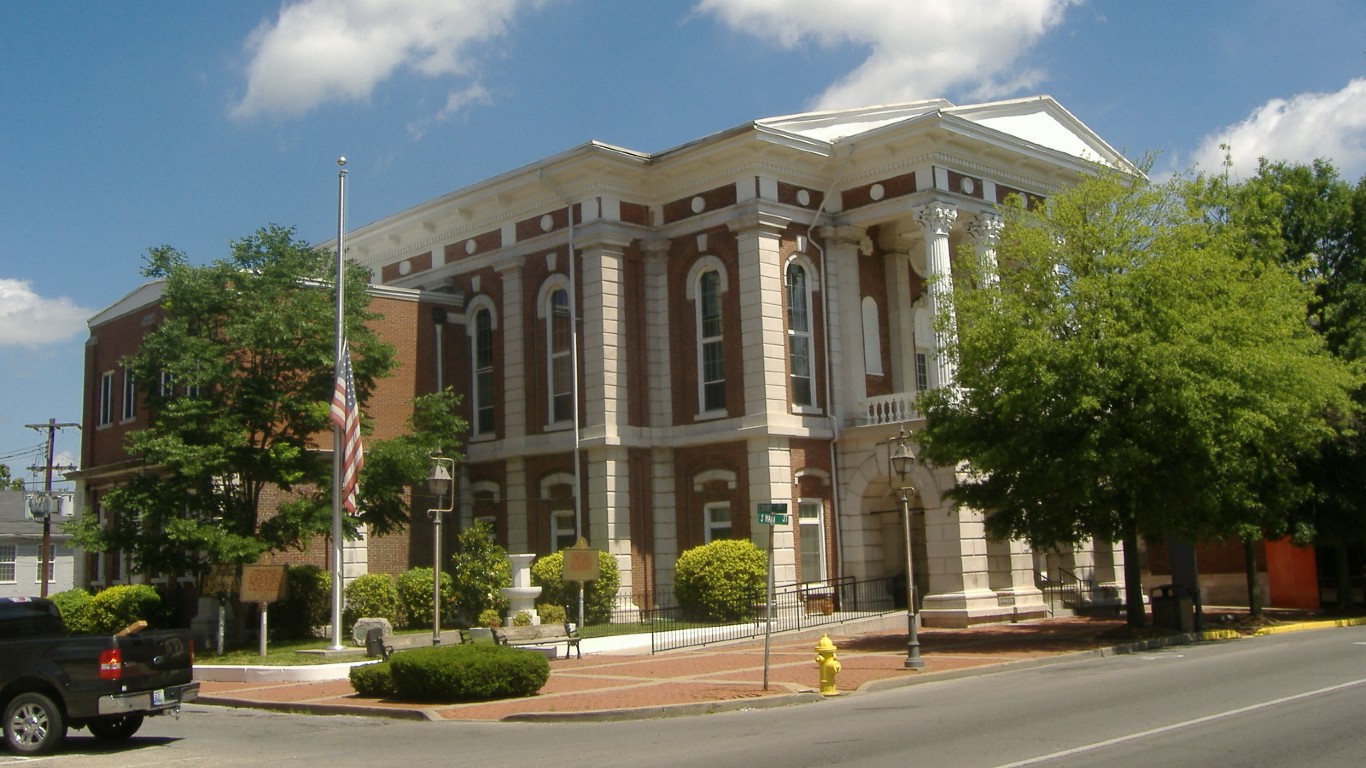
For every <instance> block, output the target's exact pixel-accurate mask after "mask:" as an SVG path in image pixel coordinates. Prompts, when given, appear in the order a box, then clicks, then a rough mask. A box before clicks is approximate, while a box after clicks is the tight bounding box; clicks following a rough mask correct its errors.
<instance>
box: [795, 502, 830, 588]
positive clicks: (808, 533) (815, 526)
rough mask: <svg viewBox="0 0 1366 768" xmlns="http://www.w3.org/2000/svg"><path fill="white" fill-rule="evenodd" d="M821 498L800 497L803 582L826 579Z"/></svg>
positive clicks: (799, 532)
mask: <svg viewBox="0 0 1366 768" xmlns="http://www.w3.org/2000/svg"><path fill="white" fill-rule="evenodd" d="M822 510H823V506H822V504H821V501H820V499H798V501H797V524H798V525H799V526H800V528H799V529H798V533H797V536H798V538H799V539H800V547H801V552H800V556H801V578H802V582H803V583H811V582H817V581H825V521H824V518H825V516H824V515H823V514H822Z"/></svg>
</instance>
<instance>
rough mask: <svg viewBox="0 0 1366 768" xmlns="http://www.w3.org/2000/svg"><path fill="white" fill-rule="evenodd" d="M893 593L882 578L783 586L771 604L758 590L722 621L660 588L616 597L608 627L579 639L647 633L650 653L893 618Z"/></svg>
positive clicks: (584, 632)
mask: <svg viewBox="0 0 1366 768" xmlns="http://www.w3.org/2000/svg"><path fill="white" fill-rule="evenodd" d="M893 592H894V590H893V589H892V585H891V584H890V583H889V582H888V581H887V580H886V579H877V580H874V581H859V580H857V579H854V578H842V579H836V580H833V581H823V582H812V583H807V584H792V585H785V586H782V587H778V588H775V589H774V593H773V600H772V601H771V602H770V601H768V600H767V599H766V596H765V594H764V591H762V590H761V591H756V592H755V594H754V595H752V596H751V597H750V599H749V600H747V601H746V604H747V605H748V606H749V610H748V611H744V613H745V614H746V615H744V616H742V617H741V618H739V619H731V620H723V619H715V618H711V617H707V616H702V615H698V614H697V612H696V611H691V610H688V609H685V608H684V607H682V606H680V605H679V604H678V600H677V598H676V597H675V596H674V593H673V588H672V587H670V586H661V587H659V588H658V589H655V590H654V591H653V592H641V593H637V594H634V595H631V596H630V597H623V598H619V599H618V600H617V605H616V607H615V608H614V610H613V611H612V618H611V621H610V622H608V623H607V624H590V625H588V626H586V627H584V628H583V629H582V630H581V634H582V636H583V637H586V638H587V637H603V636H607V635H619V634H634V633H647V632H648V633H649V634H650V649H651V652H659V651H665V650H671V649H675V648H689V647H694V646H700V645H708V644H711V643H719V642H725V641H729V640H743V639H746V638H753V637H758V636H760V635H763V634H764V633H765V632H766V631H768V630H769V628H770V627H771V628H772V631H773V632H784V631H789V630H798V629H807V628H810V627H816V626H822V625H827V624H837V623H839V622H842V621H849V620H851V619H859V618H865V617H869V616H877V615H880V614H884V613H891V612H893V611H896V610H899V609H901V608H904V607H905V606H904V604H903V605H901V606H900V607H898V605H897V600H896V599H895V595H894V594H893Z"/></svg>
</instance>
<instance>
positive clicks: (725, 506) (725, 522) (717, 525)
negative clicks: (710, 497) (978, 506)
mask: <svg viewBox="0 0 1366 768" xmlns="http://www.w3.org/2000/svg"><path fill="white" fill-rule="evenodd" d="M703 514H704V521H703V522H704V524H705V526H706V527H705V529H704V530H703V532H702V533H703V536H702V538H703V539H705V542H704V543H706V544H710V543H712V542H713V541H720V540H721V539H729V538H730V534H731V520H730V502H728V501H713V502H708V503H707V505H706V506H705V507H704V508H703Z"/></svg>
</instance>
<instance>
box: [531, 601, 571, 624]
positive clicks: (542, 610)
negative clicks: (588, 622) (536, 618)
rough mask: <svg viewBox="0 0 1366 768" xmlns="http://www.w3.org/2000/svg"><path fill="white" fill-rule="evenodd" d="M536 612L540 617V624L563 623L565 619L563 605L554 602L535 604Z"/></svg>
mask: <svg viewBox="0 0 1366 768" xmlns="http://www.w3.org/2000/svg"><path fill="white" fill-rule="evenodd" d="M536 613H537V614H539V615H540V617H541V623H542V624H563V623H564V621H565V613H564V606H562V605H555V604H554V603H542V604H540V605H538V606H536Z"/></svg>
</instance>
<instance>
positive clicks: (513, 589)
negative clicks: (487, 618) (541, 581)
mask: <svg viewBox="0 0 1366 768" xmlns="http://www.w3.org/2000/svg"><path fill="white" fill-rule="evenodd" d="M535 559H536V556H535V555H532V554H526V555H508V562H510V563H511V564H512V586H510V587H503V588H502V589H500V590H498V591H499V592H501V593H503V597H506V598H507V599H508V615H507V626H509V627H510V626H512V621H513V619H514V618H516V617H517V614H519V613H523V612H526V613H527V614H529V615H530V616H531V623H532V624H540V623H541V617H540V615H539V614H537V613H536V598H538V597H540V596H541V588H540V587H537V586H533V585H532V583H531V561H533V560H535Z"/></svg>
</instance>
